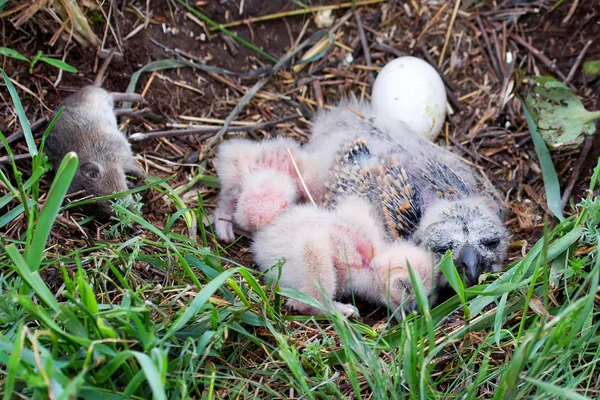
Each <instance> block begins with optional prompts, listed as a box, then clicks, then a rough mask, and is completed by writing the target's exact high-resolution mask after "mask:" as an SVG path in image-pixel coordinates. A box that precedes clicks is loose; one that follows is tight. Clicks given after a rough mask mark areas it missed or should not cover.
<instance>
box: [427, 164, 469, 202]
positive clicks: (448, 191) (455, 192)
mask: <svg viewBox="0 0 600 400" xmlns="http://www.w3.org/2000/svg"><path fill="white" fill-rule="evenodd" d="M421 171H422V173H423V177H424V178H425V180H426V181H427V182H428V183H429V185H430V186H431V188H432V189H433V191H434V192H435V193H436V195H437V196H438V197H440V198H444V199H448V200H456V199H458V198H461V197H464V196H471V195H474V194H475V189H474V188H473V187H471V185H469V184H467V183H466V182H465V181H464V180H463V179H462V178H461V177H460V176H458V174H457V173H456V172H454V171H453V170H452V169H451V168H450V167H448V165H446V164H442V163H440V162H439V161H437V160H429V161H428V162H427V166H426V167H425V168H424V169H422V170H421Z"/></svg>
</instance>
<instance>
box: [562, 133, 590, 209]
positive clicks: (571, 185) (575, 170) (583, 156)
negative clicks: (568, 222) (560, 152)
mask: <svg viewBox="0 0 600 400" xmlns="http://www.w3.org/2000/svg"><path fill="white" fill-rule="evenodd" d="M593 143H594V139H593V137H591V136H587V137H586V138H585V143H584V145H583V149H582V150H581V154H580V155H579V158H578V159H577V162H576V163H575V166H574V167H573V173H572V174H571V179H569V183H568V184H567V187H566V188H565V191H564V193H563V196H562V199H561V205H562V209H563V210H564V208H565V206H566V205H567V203H568V202H569V197H571V192H572V191H573V188H574V187H575V182H576V181H577V178H579V173H580V171H581V167H583V163H585V159H586V158H587V156H588V154H589V152H590V150H591V149H592V144H593Z"/></svg>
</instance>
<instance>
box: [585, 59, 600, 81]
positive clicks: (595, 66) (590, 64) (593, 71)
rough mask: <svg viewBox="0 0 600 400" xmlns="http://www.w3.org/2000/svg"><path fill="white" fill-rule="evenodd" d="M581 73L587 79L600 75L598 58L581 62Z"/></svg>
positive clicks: (590, 79)
mask: <svg viewBox="0 0 600 400" xmlns="http://www.w3.org/2000/svg"><path fill="white" fill-rule="evenodd" d="M583 75H584V76H585V79H587V80H588V81H592V80H594V79H596V78H597V77H599V76H600V60H594V61H586V62H584V63H583Z"/></svg>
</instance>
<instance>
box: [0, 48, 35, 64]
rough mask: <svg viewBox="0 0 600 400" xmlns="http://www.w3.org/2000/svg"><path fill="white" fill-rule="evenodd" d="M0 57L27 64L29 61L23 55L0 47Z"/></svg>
mask: <svg viewBox="0 0 600 400" xmlns="http://www.w3.org/2000/svg"><path fill="white" fill-rule="evenodd" d="M0 56H5V57H10V58H15V59H17V60H21V61H27V62H29V59H28V58H27V57H25V56H24V55H23V54H21V53H19V52H18V51H15V50H13V49H9V48H8V47H0Z"/></svg>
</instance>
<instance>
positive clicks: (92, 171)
mask: <svg viewBox="0 0 600 400" xmlns="http://www.w3.org/2000/svg"><path fill="white" fill-rule="evenodd" d="M80 170H81V173H82V174H84V175H85V176H87V177H88V178H90V179H98V178H99V177H100V167H99V166H98V165H97V164H94V163H90V162H87V163H83V164H81V167H80Z"/></svg>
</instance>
